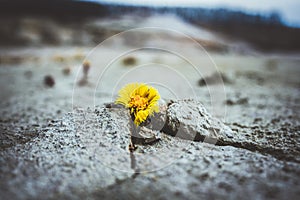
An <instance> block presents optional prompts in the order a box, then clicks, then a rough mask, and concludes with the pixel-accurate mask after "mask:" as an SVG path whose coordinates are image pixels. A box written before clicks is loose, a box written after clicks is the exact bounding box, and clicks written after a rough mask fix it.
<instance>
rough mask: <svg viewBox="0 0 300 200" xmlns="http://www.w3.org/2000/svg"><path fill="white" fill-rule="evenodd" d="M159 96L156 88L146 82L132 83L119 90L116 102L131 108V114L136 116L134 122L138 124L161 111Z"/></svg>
mask: <svg viewBox="0 0 300 200" xmlns="http://www.w3.org/2000/svg"><path fill="white" fill-rule="evenodd" d="M159 98H160V96H159V94H158V91H157V90H156V89H155V88H153V87H151V86H148V85H146V84H144V83H130V84H127V85H126V86H124V87H123V88H122V89H121V90H120V91H119V97H118V98H117V100H116V103H117V104H122V105H124V106H125V107H126V108H129V109H130V114H132V115H133V116H134V123H135V124H136V125H137V126H138V125H140V124H141V123H142V122H144V121H145V120H146V119H147V117H148V116H149V115H152V114H154V112H158V111H159V109H158V105H157V101H158V100H159Z"/></svg>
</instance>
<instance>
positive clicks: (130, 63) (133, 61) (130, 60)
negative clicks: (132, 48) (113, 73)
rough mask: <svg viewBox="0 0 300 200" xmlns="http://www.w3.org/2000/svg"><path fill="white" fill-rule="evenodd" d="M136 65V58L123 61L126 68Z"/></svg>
mask: <svg viewBox="0 0 300 200" xmlns="http://www.w3.org/2000/svg"><path fill="white" fill-rule="evenodd" d="M136 63H137V60H136V58H135V57H132V56H130V57H127V58H124V59H123V65H125V66H132V65H135V64H136Z"/></svg>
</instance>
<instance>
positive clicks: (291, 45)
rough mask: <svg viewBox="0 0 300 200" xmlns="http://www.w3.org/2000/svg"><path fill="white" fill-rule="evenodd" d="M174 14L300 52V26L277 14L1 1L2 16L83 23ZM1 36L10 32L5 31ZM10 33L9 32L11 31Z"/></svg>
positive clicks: (64, 0) (67, 0) (267, 46)
mask: <svg viewBox="0 0 300 200" xmlns="http://www.w3.org/2000/svg"><path fill="white" fill-rule="evenodd" d="M153 14H174V15H177V16H179V17H181V18H182V19H184V20H186V21H187V22H189V23H192V24H194V25H197V26H202V27H206V28H208V29H210V30H211V31H214V32H218V33H221V34H223V35H225V36H227V37H228V38H232V39H234V40H241V41H246V42H248V43H249V44H250V45H252V46H253V47H255V48H257V49H259V50H263V51H299V50H300V37H299V35H300V29H299V28H292V27H288V26H285V25H284V24H283V23H282V22H281V19H280V16H279V15H278V14H276V13H273V14H270V15H268V16H262V15H251V14H247V13H243V12H239V11H231V10H226V9H205V8H170V7H146V6H123V5H110V4H99V3H92V2H81V1H71V0H52V1H46V0H26V1H25V0H19V1H17V0H1V2H0V17H1V20H2V21H3V20H5V19H18V18H23V17H25V16H29V17H38V18H50V19H52V20H55V21H56V22H59V23H80V22H84V21H85V20H88V19H90V18H99V17H122V16H123V15H136V16H137V17H144V16H150V15H153ZM1 30H2V29H0V37H1V36H5V34H6V33H3V32H1ZM7 33H9V31H8V32H7Z"/></svg>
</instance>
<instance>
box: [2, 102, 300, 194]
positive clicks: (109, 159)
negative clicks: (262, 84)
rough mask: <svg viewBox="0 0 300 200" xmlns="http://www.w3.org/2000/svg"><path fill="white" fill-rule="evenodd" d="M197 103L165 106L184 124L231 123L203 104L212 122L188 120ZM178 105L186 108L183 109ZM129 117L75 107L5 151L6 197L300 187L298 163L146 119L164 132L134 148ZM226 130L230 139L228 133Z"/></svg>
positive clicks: (121, 110) (114, 111)
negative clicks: (192, 136)
mask: <svg viewBox="0 0 300 200" xmlns="http://www.w3.org/2000/svg"><path fill="white" fill-rule="evenodd" d="M196 103H197V102H195V101H178V102H177V103H173V104H171V105H170V106H169V108H168V109H167V112H169V111H170V112H171V111H174V110H175V109H177V112H173V113H172V114H173V116H180V117H178V118H177V119H178V121H180V122H181V123H183V122H184V123H185V124H183V125H182V126H183V127H186V128H185V129H183V130H197V129H191V128H190V127H193V126H194V127H197V128H199V130H206V128H207V129H209V128H210V127H216V128H217V127H218V126H219V127H221V128H220V129H224V130H230V129H229V128H228V127H227V126H225V125H224V124H222V123H221V122H219V121H218V120H216V119H214V118H212V117H211V116H210V115H209V114H208V113H207V112H206V111H205V110H204V108H203V107H202V106H201V105H199V104H197V105H198V106H196V108H197V109H196V110H197V111H198V113H202V114H203V116H202V117H203V118H204V119H206V125H207V127H204V126H203V127H202V129H200V128H201V126H199V125H198V126H196V125H193V124H192V122H191V121H189V120H193V119H194V121H193V122H194V123H196V121H195V119H197V120H200V114H199V116H198V115H196V114H195V113H196V112H193V115H191V117H190V118H193V117H194V118H193V119H187V117H188V115H189V112H190V110H189V109H191V110H193V109H192V108H193V106H195V104H196ZM178 105H180V106H182V107H183V108H184V109H185V114H183V113H181V114H180V113H178V112H179V110H178V109H180V108H179V107H178ZM176 106H177V107H176ZM168 115H169V114H168ZM129 120H130V119H129V117H128V111H127V110H126V109H124V108H114V107H111V108H107V106H101V107H97V108H96V110H95V111H93V110H91V109H88V110H85V109H75V110H74V112H73V113H69V114H67V115H65V116H64V117H63V118H62V119H60V120H52V121H51V123H49V124H48V126H46V127H43V128H42V129H40V131H39V134H38V136H37V137H35V138H33V139H32V140H30V141H28V142H27V143H24V144H17V145H15V146H12V147H8V148H6V149H4V150H3V151H1V152H0V166H1V168H0V169H1V171H0V172H1V173H0V179H1V185H0V186H1V187H0V193H1V197H3V198H5V199H12V198H14V199H40V198H43V199H48V198H64V199H82V198H90V199H99V198H104V199H108V198H109V199H124V198H144V199H153V198H160V199H166V198H174V199H182V198H189V199H199V197H201V198H208V199H215V198H224V197H226V198H243V199H248V198H249V199H250V198H251V199H252V198H262V199H271V198H279V199H286V198H288V199H296V198H297V197H299V195H300V191H299V189H298V188H296V187H295V186H296V185H299V184H300V181H299V180H300V179H299V177H300V170H299V165H298V164H296V163H292V162H285V161H281V160H278V159H276V158H274V157H272V156H264V155H261V154H260V153H255V152H251V151H248V150H245V149H240V148H235V147H232V146H225V147H222V146H216V145H212V144H206V143H201V142H196V141H190V140H186V138H185V139H184V140H183V139H181V138H179V137H173V136H169V135H167V134H164V133H160V132H159V131H158V130H153V129H150V128H149V127H145V128H142V129H141V131H142V134H143V135H147V134H155V135H159V137H160V138H161V140H160V141H159V142H158V143H155V144H153V145H139V147H138V149H137V150H136V151H135V152H134V153H130V152H129V151H128V149H127V147H128V144H129V136H130V126H129V124H130V123H129ZM184 120H186V121H184ZM169 122H170V121H169ZM169 122H168V123H169ZM203 124H205V123H204V122H203ZM221 133H222V132H221ZM185 134H188V132H186V133H185ZM176 136H177V135H176ZM234 137H235V136H234ZM234 137H233V138H234ZM221 138H223V139H225V138H228V140H229V139H230V137H228V136H226V135H225V134H224V135H223V134H221ZM231 139H232V138H231Z"/></svg>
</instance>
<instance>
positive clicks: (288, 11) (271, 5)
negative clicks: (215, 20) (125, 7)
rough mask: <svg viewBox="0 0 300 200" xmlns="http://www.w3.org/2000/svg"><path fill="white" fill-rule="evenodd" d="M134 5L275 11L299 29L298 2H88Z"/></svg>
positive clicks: (159, 0)
mask: <svg viewBox="0 0 300 200" xmlns="http://www.w3.org/2000/svg"><path fill="white" fill-rule="evenodd" d="M89 1H98V2H114V3H123V4H124V3H125V4H127V3H128V4H135V5H151V6H156V5H161V6H198V7H208V8H224V7H225V8H233V9H242V10H246V11H249V12H266V11H267V12H271V11H277V12H278V13H280V14H281V16H282V18H283V20H284V21H285V22H286V23H287V24H289V25H296V26H298V27H300V0H242V1H238V0H89Z"/></svg>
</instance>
